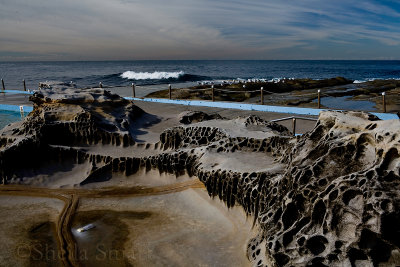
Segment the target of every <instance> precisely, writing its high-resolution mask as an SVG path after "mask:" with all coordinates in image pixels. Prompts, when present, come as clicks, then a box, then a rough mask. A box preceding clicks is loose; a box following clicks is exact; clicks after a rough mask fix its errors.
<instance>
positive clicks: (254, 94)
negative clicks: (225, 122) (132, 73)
mask: <svg viewBox="0 0 400 267" xmlns="http://www.w3.org/2000/svg"><path fill="white" fill-rule="evenodd" d="M353 82H354V81H352V80H348V79H346V78H342V77H337V78H331V79H324V80H312V79H282V80H279V81H275V82H262V81H250V82H244V81H240V82H236V83H222V84H214V85H213V86H214V88H215V92H214V94H215V96H214V98H215V100H216V101H232V102H250V103H260V101H261V100H260V88H261V87H263V89H264V103H265V104H268V105H283V106H286V105H287V106H299V107H312V108H316V107H317V103H316V100H317V98H318V94H317V90H320V91H321V97H348V99H347V100H350V101H369V102H371V104H372V106H374V107H375V108H374V109H375V110H378V111H381V110H382V109H383V108H382V100H381V93H382V92H386V94H387V95H388V97H387V99H386V105H387V112H398V111H399V110H400V97H399V93H400V81H399V80H374V81H367V82H362V83H353ZM146 97H150V98H168V97H169V91H168V90H161V91H157V92H153V93H150V94H148V95H147V96H146ZM172 98H174V99H196V100H211V98H212V94H211V84H207V85H199V86H194V87H190V88H183V89H172ZM321 107H322V108H330V109H340V108H337V107H334V106H325V105H324V101H323V100H322V102H321ZM346 109H348V110H357V108H354V107H353V108H352V107H351V105H350V104H349V107H348V108H346ZM368 111H372V110H368Z"/></svg>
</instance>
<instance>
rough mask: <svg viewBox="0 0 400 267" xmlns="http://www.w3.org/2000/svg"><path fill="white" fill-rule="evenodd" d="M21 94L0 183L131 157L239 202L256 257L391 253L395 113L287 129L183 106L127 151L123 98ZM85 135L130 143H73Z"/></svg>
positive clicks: (1, 159)
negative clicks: (43, 169)
mask: <svg viewBox="0 0 400 267" xmlns="http://www.w3.org/2000/svg"><path fill="white" fill-rule="evenodd" d="M31 100H32V101H33V102H34V104H35V105H34V111H33V112H32V113H31V114H30V115H29V116H28V117H27V118H26V119H25V121H23V122H22V123H21V124H16V125H14V126H13V127H9V128H6V129H4V130H3V131H2V135H1V138H0V141H1V142H0V144H1V147H0V148H1V152H0V169H1V177H2V180H3V183H4V184H7V183H19V182H20V181H21V179H22V177H20V176H21V175H22V170H25V171H26V170H31V171H32V170H36V172H38V171H40V169H38V166H41V165H43V164H47V163H48V162H52V161H66V160H70V161H72V162H73V164H78V165H79V164H84V163H86V164H88V165H89V166H90V168H89V169H87V172H86V173H84V174H82V176H83V178H82V181H81V183H80V185H85V184H88V183H95V182H99V181H101V180H102V179H101V177H111V178H110V179H112V176H113V175H114V174H116V173H122V174H124V175H125V176H130V175H131V174H133V173H135V172H137V171H138V170H139V169H146V170H150V169H158V170H159V171H160V172H168V173H175V174H176V175H177V176H179V175H180V174H182V173H187V174H189V175H190V176H192V177H198V179H200V180H201V181H202V182H203V183H204V185H205V187H206V189H207V191H208V193H209V195H210V196H211V197H218V198H220V199H221V200H223V201H224V202H225V203H226V205H227V206H228V207H232V206H234V205H241V206H242V207H243V208H244V210H245V211H246V213H247V214H248V215H249V216H251V217H252V218H254V225H255V227H257V229H259V234H258V235H257V236H255V237H252V238H251V239H250V241H249V244H248V248H247V254H248V257H249V260H250V261H251V262H252V263H253V264H254V265H255V266H265V265H267V266H305V265H313V266H350V265H353V266H355V265H363V266H372V265H379V264H382V263H386V264H388V265H399V264H400V249H399V248H400V211H399V210H400V207H399V205H400V201H399V200H398V198H400V195H399V189H400V188H399V187H400V179H399V175H400V160H399V157H400V156H399V143H400V135H399V134H398V129H399V127H400V123H399V121H380V120H378V119H377V118H376V117H374V116H372V115H369V114H367V113H358V112H347V113H342V112H321V114H320V116H319V120H318V122H317V124H316V126H315V128H314V129H313V130H312V131H310V132H308V133H306V134H304V135H303V136H298V137H292V136H291V134H290V132H289V131H288V130H287V129H286V128H285V127H283V126H281V125H278V124H275V123H269V122H266V121H263V120H262V119H260V118H258V117H256V116H250V117H245V118H237V119H234V120H226V119H222V118H219V117H209V115H207V114H206V115H204V114H193V113H192V114H184V115H183V116H182V123H184V124H183V125H180V126H177V127H173V128H169V129H166V130H165V131H164V132H163V133H162V134H161V135H160V141H159V142H158V143H157V144H153V145H154V147H155V148H157V149H158V152H157V153H155V154H154V155H151V156H140V155H136V156H135V154H134V151H135V149H136V145H135V140H134V136H133V134H132V132H133V130H134V128H135V120H136V119H138V118H139V117H140V116H141V115H142V114H143V113H144V112H143V111H142V110H141V109H139V108H138V107H136V106H135V105H134V104H132V103H131V102H130V101H127V100H124V99H123V98H121V97H119V96H117V95H113V94H110V93H109V92H107V91H104V90H102V89H99V90H79V91H77V90H75V89H70V88H69V89H65V90H62V91H55V92H54V91H52V90H43V91H42V92H38V93H36V94H35V95H34V96H33V97H32V98H31ZM194 121H196V122H195V123H192V122H194ZM96 144H103V145H112V146H114V147H119V148H123V147H129V148H131V149H132V151H133V154H131V155H128V156H127V155H125V154H124V155H121V156H115V155H104V154H101V153H98V154H96V153H93V152H92V153H88V152H86V151H85V150H84V149H81V148H82V147H83V146H90V145H96ZM147 145H149V144H146V146H147ZM43 162H44V163H43ZM46 162H47V163H46ZM25 173H26V172H25ZM193 179H195V178H193ZM80 185H73V186H80Z"/></svg>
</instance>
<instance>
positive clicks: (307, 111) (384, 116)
mask: <svg viewBox="0 0 400 267" xmlns="http://www.w3.org/2000/svg"><path fill="white" fill-rule="evenodd" d="M124 98H125V99H128V100H134V101H144V102H153V103H162V104H177V105H186V106H200V107H213V108H229V109H239V110H250V111H263V112H273V113H286V114H296V115H311V116H318V115H319V113H320V112H321V111H328V110H330V109H313V108H298V107H283V106H268V105H257V104H244V103H232V102H211V101H201V100H177V99H164V98H137V97H124ZM335 111H343V110H335ZM368 113H370V114H373V115H375V116H377V117H378V118H379V119H381V120H394V119H399V117H398V116H397V114H393V113H378V112H368Z"/></svg>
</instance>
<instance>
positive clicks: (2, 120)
mask: <svg viewBox="0 0 400 267" xmlns="http://www.w3.org/2000/svg"><path fill="white" fill-rule="evenodd" d="M27 114H28V113H26V112H25V113H24V115H23V116H22V115H21V113H20V112H17V111H10V110H0V129H3V128H4V127H5V126H6V125H8V124H10V123H13V122H16V121H20V120H22V119H23V117H24V116H26V115H27Z"/></svg>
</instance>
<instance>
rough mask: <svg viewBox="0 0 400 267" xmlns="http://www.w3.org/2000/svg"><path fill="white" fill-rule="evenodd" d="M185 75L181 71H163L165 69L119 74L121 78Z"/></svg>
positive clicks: (161, 77) (175, 77) (168, 77)
mask: <svg viewBox="0 0 400 267" xmlns="http://www.w3.org/2000/svg"><path fill="white" fill-rule="evenodd" d="M183 75H185V73H184V72H183V71H177V72H165V71H155V72H134V71H125V72H124V73H122V74H121V78H124V79H129V80H161V79H171V78H172V79H178V78H179V77H181V76H183Z"/></svg>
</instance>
